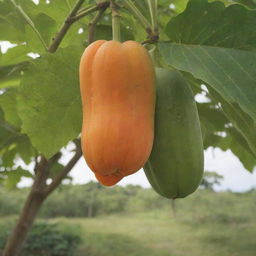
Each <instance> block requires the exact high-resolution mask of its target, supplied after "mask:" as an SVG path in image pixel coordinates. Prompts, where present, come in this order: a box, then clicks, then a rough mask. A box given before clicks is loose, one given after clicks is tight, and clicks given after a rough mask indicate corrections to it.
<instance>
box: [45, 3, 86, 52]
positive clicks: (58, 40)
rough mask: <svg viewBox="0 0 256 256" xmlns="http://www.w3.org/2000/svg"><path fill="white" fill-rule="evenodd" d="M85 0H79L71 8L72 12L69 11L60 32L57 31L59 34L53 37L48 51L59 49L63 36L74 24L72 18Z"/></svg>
mask: <svg viewBox="0 0 256 256" xmlns="http://www.w3.org/2000/svg"><path fill="white" fill-rule="evenodd" d="M84 1H85V0H77V2H76V4H75V6H74V8H73V9H72V10H71V12H70V13H69V15H68V17H67V18H66V20H65V22H64V23H63V25H62V26H61V28H60V30H59V32H58V33H57V35H56V36H55V38H54V39H53V42H52V43H51V45H50V46H49V47H48V52H51V53H54V52H55V51H56V50H57V49H58V47H59V45H60V43H61V41H62V39H63V37H64V36H65V35H66V33H67V31H68V29H69V27H70V26H71V25H72V24H73V21H72V18H73V17H74V16H75V15H76V13H77V12H78V10H79V8H80V7H81V6H82V4H83V3H84Z"/></svg>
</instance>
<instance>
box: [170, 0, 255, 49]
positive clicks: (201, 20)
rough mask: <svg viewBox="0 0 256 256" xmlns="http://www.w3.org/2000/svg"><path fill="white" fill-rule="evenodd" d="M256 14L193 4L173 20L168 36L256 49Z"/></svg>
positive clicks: (200, 1) (218, 4) (197, 0)
mask: <svg viewBox="0 0 256 256" xmlns="http://www.w3.org/2000/svg"><path fill="white" fill-rule="evenodd" d="M255 27H256V11H252V10H248V9H246V8H245V7H243V6H241V5H238V4H235V5H231V6H229V7H227V8H225V5H224V4H223V3H221V2H213V3H208V2H207V1H206V0H193V1H190V2H189V4H188V6H187V8H186V10H185V11H184V12H183V13H181V14H180V15H178V16H176V17H175V18H173V19H171V20H170V22H169V23H168V25H167V26H166V34H167V35H168V36H169V37H170V39H171V40H172V41H174V42H177V43H181V44H193V45H197V44H199V45H210V46H219V47H228V48H239V49H241V48H243V49H252V48H255V47H256V30H255Z"/></svg>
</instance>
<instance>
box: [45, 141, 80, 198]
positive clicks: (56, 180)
mask: <svg viewBox="0 0 256 256" xmlns="http://www.w3.org/2000/svg"><path fill="white" fill-rule="evenodd" d="M81 156H82V150H81V147H80V146H79V147H78V148H77V151H76V153H75V155H74V156H73V157H72V158H71V159H70V161H69V162H68V164H67V165H66V166H65V167H64V168H63V170H62V171H61V172H60V173H58V174H57V175H56V176H55V177H54V178H53V180H52V182H51V183H50V184H49V185H48V186H47V187H46V188H45V190H44V191H43V194H44V197H47V196H48V195H49V194H50V193H51V192H52V191H53V190H54V189H55V188H56V187H58V185H59V184H60V183H61V181H62V180H63V179H64V178H65V177H66V176H67V174H68V173H69V172H70V171H71V170H72V168H73V167H74V166H75V164H76V163H77V161H78V160H79V159H80V157H81Z"/></svg>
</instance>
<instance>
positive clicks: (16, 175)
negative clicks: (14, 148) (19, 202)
mask: <svg viewBox="0 0 256 256" xmlns="http://www.w3.org/2000/svg"><path fill="white" fill-rule="evenodd" d="M4 174H5V175H6V176H7V179H5V181H4V185H5V187H7V188H8V189H13V188H15V187H16V186H17V184H18V183H19V182H20V180H21V178H22V177H27V178H33V175H32V174H31V173H30V172H29V171H27V170H24V169H22V168H21V167H18V168H17V169H15V170H10V171H5V172H4Z"/></svg>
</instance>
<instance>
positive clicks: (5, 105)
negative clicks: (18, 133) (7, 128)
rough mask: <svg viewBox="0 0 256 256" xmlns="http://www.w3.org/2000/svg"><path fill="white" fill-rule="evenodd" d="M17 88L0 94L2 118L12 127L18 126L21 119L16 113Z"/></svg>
mask: <svg viewBox="0 0 256 256" xmlns="http://www.w3.org/2000/svg"><path fill="white" fill-rule="evenodd" d="M16 97H17V90H15V89H9V90H7V91H6V92H5V93H4V94H2V95H0V107H1V108H2V110H3V112H4V119H5V120H6V121H7V122H8V123H10V124H11V125H13V126H14V127H20V125H21V120H20V118H19V116H18V114H17V104H16Z"/></svg>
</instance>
